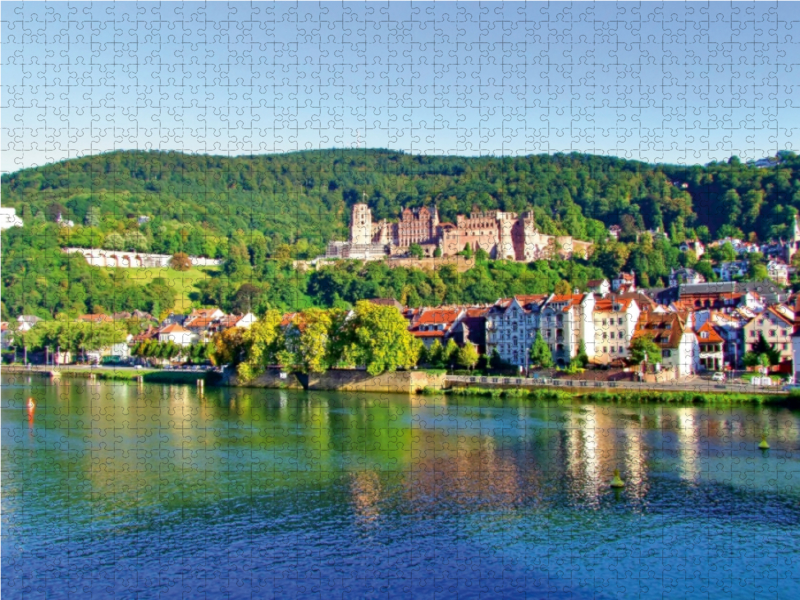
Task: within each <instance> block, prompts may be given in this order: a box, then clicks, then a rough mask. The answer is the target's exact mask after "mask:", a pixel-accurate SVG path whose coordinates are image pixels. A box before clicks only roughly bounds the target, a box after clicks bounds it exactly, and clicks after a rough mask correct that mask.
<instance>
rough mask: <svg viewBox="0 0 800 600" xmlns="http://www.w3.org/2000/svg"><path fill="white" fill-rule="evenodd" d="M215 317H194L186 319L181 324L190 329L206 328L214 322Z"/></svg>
mask: <svg viewBox="0 0 800 600" xmlns="http://www.w3.org/2000/svg"><path fill="white" fill-rule="evenodd" d="M216 320H217V319H215V318H213V317H196V318H193V319H192V318H189V319H186V320H185V321H184V322H183V324H184V325H185V326H186V327H191V328H192V329H206V328H208V327H210V326H211V325H213V324H214V322H215V321H216Z"/></svg>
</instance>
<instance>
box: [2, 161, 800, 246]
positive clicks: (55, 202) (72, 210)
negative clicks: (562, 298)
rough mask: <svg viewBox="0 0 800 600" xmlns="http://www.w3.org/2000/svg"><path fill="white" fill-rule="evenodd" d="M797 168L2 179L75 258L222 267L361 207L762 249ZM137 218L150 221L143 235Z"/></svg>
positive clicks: (307, 240) (196, 170) (546, 167)
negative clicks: (663, 234)
mask: <svg viewBox="0 0 800 600" xmlns="http://www.w3.org/2000/svg"><path fill="white" fill-rule="evenodd" d="M799 170H800V158H798V157H797V156H795V155H793V154H789V153H782V162H781V164H780V165H778V166H775V167H771V168H756V167H754V166H748V165H744V164H741V163H740V162H739V161H738V159H736V158H733V159H731V160H730V161H729V162H727V163H724V164H712V165H708V166H705V167H690V168H686V167H677V166H653V165H648V164H645V163H641V162H634V161H627V160H623V159H618V158H609V157H601V156H592V155H582V154H569V155H552V156H551V155H540V156H525V157H514V158H490V157H434V156H415V155H409V154H403V153H400V152H394V151H388V150H318V151H307V152H297V153H290V154H281V155H266V156H253V157H234V158H228V157H220V156H201V155H191V154H181V153H178V152H140V151H119V152H112V153H108V154H102V155H98V156H92V157H86V158H80V159H75V160H69V161H65V162H61V163H57V164H52V165H47V166H44V167H37V168H33V169H26V170H23V171H19V172H17V173H13V174H10V175H4V176H3V178H2V203H3V206H13V207H15V208H16V209H17V213H18V214H19V215H20V216H21V217H22V218H23V219H24V221H25V223H26V225H27V224H31V223H36V222H42V221H48V222H52V221H55V220H56V219H57V218H58V215H59V214H61V215H62V218H64V219H70V220H73V221H74V223H75V225H76V227H74V228H72V229H71V230H70V231H69V232H64V233H63V236H68V237H69V239H68V240H67V239H65V240H63V241H64V242H68V243H70V244H72V245H78V246H80V245H86V246H88V245H95V246H101V245H102V246H105V247H108V248H114V247H125V246H129V247H131V248H139V249H148V250H150V251H153V252H160V253H173V252H176V251H185V252H188V253H189V254H204V255H210V256H219V257H224V256H227V254H228V250H229V247H231V244H237V243H241V244H243V245H246V246H248V247H249V248H250V249H251V250H250V251H251V253H252V251H253V250H252V248H253V247H254V246H255V247H258V252H259V254H263V255H264V256H270V255H272V254H273V253H274V252H275V251H276V249H277V248H278V247H279V246H280V245H282V244H290V245H291V247H290V251H291V254H292V255H294V256H296V257H298V258H306V257H310V256H313V255H314V254H315V253H316V252H318V251H320V250H321V249H322V248H323V247H324V244H325V243H326V242H327V241H328V240H331V239H336V238H339V239H341V238H344V237H346V235H347V229H346V227H347V221H348V218H349V207H350V206H351V205H352V204H353V203H355V202H358V201H360V200H361V199H362V197H363V194H364V193H366V195H367V202H368V203H369V205H370V206H371V207H372V209H373V214H374V215H375V217H376V218H384V217H385V218H390V219H391V218H394V217H396V216H397V215H398V214H399V212H400V209H401V207H403V206H421V205H423V204H429V203H432V202H434V203H436V204H437V205H438V206H439V208H440V212H441V215H442V218H443V220H452V219H454V218H455V215H456V214H457V213H468V212H470V211H471V210H472V209H473V207H478V208H480V209H492V208H500V209H503V210H509V211H516V212H522V211H524V210H526V209H528V208H529V207H533V210H534V212H535V215H536V218H537V221H538V223H539V226H540V228H541V229H542V230H544V231H545V232H547V233H568V234H571V235H573V236H575V237H577V238H582V239H595V240H598V241H599V240H601V239H603V238H604V237H605V231H606V228H607V227H608V226H610V225H613V224H619V225H621V226H622V227H623V233H632V232H633V231H635V230H636V229H649V228H654V227H663V228H665V229H666V231H668V232H670V231H673V232H677V233H678V236H679V237H680V235H682V234H683V233H684V231H685V230H686V229H688V228H697V227H699V226H706V227H708V228H709V229H710V232H711V234H716V233H717V232H718V231H719V229H720V228H721V227H723V226H725V225H728V226H731V227H726V228H725V230H723V232H725V231H730V230H731V228H739V229H741V230H742V231H743V232H744V233H745V234H749V233H751V232H755V233H756V235H757V236H758V237H759V239H766V238H769V237H780V236H785V235H786V234H787V227H788V225H789V224H790V222H791V217H792V214H793V212H794V210H795V209H796V208H798V207H800V182H799V181H798V176H797V174H798V171H799ZM139 216H146V217H150V220H149V221H148V222H144V223H139V222H138V221H137V219H138V217H139Z"/></svg>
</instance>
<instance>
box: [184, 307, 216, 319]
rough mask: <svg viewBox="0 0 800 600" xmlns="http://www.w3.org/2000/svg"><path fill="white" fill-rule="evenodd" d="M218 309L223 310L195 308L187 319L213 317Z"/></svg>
mask: <svg viewBox="0 0 800 600" xmlns="http://www.w3.org/2000/svg"><path fill="white" fill-rule="evenodd" d="M217 311H219V312H222V311H220V310H219V309H218V308H195V309H194V310H192V312H190V313H189V316H188V317H187V319H211V318H213V315H214V313H215V312H217Z"/></svg>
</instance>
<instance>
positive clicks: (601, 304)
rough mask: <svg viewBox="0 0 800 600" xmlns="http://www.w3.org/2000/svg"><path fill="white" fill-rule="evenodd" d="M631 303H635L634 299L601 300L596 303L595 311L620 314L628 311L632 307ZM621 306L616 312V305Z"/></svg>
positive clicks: (615, 298)
mask: <svg viewBox="0 0 800 600" xmlns="http://www.w3.org/2000/svg"><path fill="white" fill-rule="evenodd" d="M631 302H633V298H617V297H614V298H602V299H601V300H597V301H595V303H594V310H595V312H620V311H626V310H628V307H630V305H631ZM615 304H616V305H619V308H618V309H617V310H616V311H615V310H614V305H615Z"/></svg>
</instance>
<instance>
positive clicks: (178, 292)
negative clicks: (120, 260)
mask: <svg viewBox="0 0 800 600" xmlns="http://www.w3.org/2000/svg"><path fill="white" fill-rule="evenodd" d="M108 268H109V269H112V268H114V267H108ZM209 270H213V269H209V268H197V267H192V268H191V269H189V270H188V271H176V270H175V269H169V268H155V267H153V268H146V269H125V271H127V275H128V280H129V281H131V282H135V283H138V284H140V285H147V284H148V283H150V282H151V281H153V279H156V278H157V277H163V278H164V279H166V280H167V282H168V283H169V284H170V285H172V287H173V289H174V290H175V306H173V307H172V308H171V309H170V310H172V311H174V312H180V313H184V312H187V311H188V310H189V309H190V308H191V306H192V301H191V300H190V299H189V294H191V293H192V292H196V291H197V289H196V288H195V284H196V283H197V282H198V281H201V280H203V279H208V278H209V277H210V276H209V274H208V271H209Z"/></svg>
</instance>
